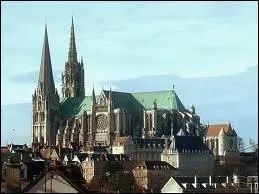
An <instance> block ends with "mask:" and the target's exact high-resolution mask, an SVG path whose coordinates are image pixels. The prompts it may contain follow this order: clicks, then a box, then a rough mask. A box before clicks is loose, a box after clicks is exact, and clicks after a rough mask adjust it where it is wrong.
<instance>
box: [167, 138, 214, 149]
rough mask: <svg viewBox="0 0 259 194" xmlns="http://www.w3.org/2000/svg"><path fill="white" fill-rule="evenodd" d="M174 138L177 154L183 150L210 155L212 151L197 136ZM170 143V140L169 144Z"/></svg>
mask: <svg viewBox="0 0 259 194" xmlns="http://www.w3.org/2000/svg"><path fill="white" fill-rule="evenodd" d="M174 138H175V147H176V149H177V150H178V152H183V151H184V150H201V151H207V152H209V153H212V151H211V150H210V149H209V148H208V146H207V145H206V144H205V143H204V142H203V140H202V138H201V137H199V136H174ZM171 143H172V140H170V144H171Z"/></svg>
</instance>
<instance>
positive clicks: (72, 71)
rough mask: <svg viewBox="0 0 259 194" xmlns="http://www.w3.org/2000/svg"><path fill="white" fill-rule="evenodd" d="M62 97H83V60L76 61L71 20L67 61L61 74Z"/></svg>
mask: <svg viewBox="0 0 259 194" xmlns="http://www.w3.org/2000/svg"><path fill="white" fill-rule="evenodd" d="M61 77H62V97H63V98H66V97H85V87H84V65H83V59H81V62H78V61H77V52H76V41H75V32H74V22H73V18H72V25H71V33H70V42H69V50H68V59H67V62H66V63H65V71H64V72H63V73H62V76H61Z"/></svg>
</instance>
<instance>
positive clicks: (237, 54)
mask: <svg viewBox="0 0 259 194" xmlns="http://www.w3.org/2000/svg"><path fill="white" fill-rule="evenodd" d="M72 16H73V17H74V24H75V34H76V44H77V53H78V58H79V59H80V58H81V56H82V57H83V59H84V63H85V79H86V92H87V94H90V91H91V90H92V87H93V84H94V86H95V87H96V88H97V90H98V89H101V88H103V87H104V88H109V86H103V85H101V83H102V81H105V80H106V81H107V80H124V79H130V78H134V77H140V76H145V75H162V74H175V75H178V76H180V77H211V76H219V75H229V74H235V73H238V72H242V71H245V70H246V69H247V68H248V67H250V66H257V65H258V2H255V1H254V2H187V1H186V2H74V1H73V2H52V1H51V2H50V1H49V2H43V1H42V2H15V1H13V2H1V56H2V57H1V91H2V92H1V100H2V102H1V103H2V104H14V103H24V102H31V95H32V93H33V91H34V89H35V87H36V86H37V79H38V73H39V69H40V60H41V51H42V46H43V36H44V25H45V23H46V24H47V27H48V38H49V44H50V52H51V60H52V68H53V72H54V79H55V84H56V87H57V88H58V89H59V90H60V85H61V72H62V71H63V70H64V66H65V61H66V60H67V52H68V45H69V36H70V27H71V18H72Z"/></svg>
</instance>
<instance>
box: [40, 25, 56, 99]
mask: <svg viewBox="0 0 259 194" xmlns="http://www.w3.org/2000/svg"><path fill="white" fill-rule="evenodd" d="M38 87H42V91H43V92H44V93H45V94H46V92H52V91H55V84H54V79H53V73H52V66H51V59H50V51H49V41H48V32H47V25H46V24H45V34H44V43H43V49H42V56H41V66H40V74H39V80H38Z"/></svg>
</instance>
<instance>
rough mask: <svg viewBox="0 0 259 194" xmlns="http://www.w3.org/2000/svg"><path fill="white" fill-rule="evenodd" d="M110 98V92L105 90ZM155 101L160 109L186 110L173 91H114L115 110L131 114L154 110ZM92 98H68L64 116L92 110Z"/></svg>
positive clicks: (64, 104) (65, 103)
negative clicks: (118, 109) (143, 110)
mask: <svg viewBox="0 0 259 194" xmlns="http://www.w3.org/2000/svg"><path fill="white" fill-rule="evenodd" d="M103 92H104V94H105V96H106V97H107V98H108V96H109V91H108V90H103ZM97 99H98V98H97ZM154 101H155V102H156V104H157V108H158V109H178V110H182V109H185V108H184V105H183V104H182V102H181V101H180V99H179V98H178V96H177V95H176V93H175V92H174V91H173V90H166V91H155V92H138V93H126V92H115V91H112V104H113V108H114V109H116V108H124V109H126V110H127V111H128V112H130V113H136V112H139V111H142V109H143V108H145V109H152V108H153V103H154ZM91 107H92V97H91V96H86V97H84V98H78V97H68V98H65V99H63V100H62V102H61V103H60V110H61V113H62V116H64V117H66V116H73V115H82V114H83V113H84V111H88V110H91Z"/></svg>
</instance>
